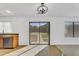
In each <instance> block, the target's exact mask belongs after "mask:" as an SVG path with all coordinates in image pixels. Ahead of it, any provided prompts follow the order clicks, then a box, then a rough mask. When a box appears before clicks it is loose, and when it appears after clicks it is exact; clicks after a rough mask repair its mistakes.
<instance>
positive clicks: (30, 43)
mask: <svg viewBox="0 0 79 59" xmlns="http://www.w3.org/2000/svg"><path fill="white" fill-rule="evenodd" d="M30 23H48V24H49V27H48V29H49V33H48V34H49V40H48V44H40V43H39V44H31V42H30ZM29 44H30V45H50V21H30V22H29Z"/></svg>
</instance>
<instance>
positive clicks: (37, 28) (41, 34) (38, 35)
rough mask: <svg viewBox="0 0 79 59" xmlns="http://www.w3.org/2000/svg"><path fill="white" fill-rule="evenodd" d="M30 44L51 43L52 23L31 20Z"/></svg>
mask: <svg viewBox="0 0 79 59" xmlns="http://www.w3.org/2000/svg"><path fill="white" fill-rule="evenodd" d="M29 34H30V36H29V37H30V44H49V39H50V23H49V22H30V23H29Z"/></svg>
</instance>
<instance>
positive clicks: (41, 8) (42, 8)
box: [37, 3, 48, 14]
mask: <svg viewBox="0 0 79 59" xmlns="http://www.w3.org/2000/svg"><path fill="white" fill-rule="evenodd" d="M47 11H48V7H47V6H45V5H44V3H41V6H39V7H38V8H37V12H38V14H45V13H47Z"/></svg>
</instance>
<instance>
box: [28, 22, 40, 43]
mask: <svg viewBox="0 0 79 59" xmlns="http://www.w3.org/2000/svg"><path fill="white" fill-rule="evenodd" d="M29 26H30V44H39V23H36V22H33V23H32V22H30V25H29Z"/></svg>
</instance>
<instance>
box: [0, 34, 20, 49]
mask: <svg viewBox="0 0 79 59" xmlns="http://www.w3.org/2000/svg"><path fill="white" fill-rule="evenodd" d="M18 45H19V35H18V34H17V33H5V34H0V48H16V47H18Z"/></svg>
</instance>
